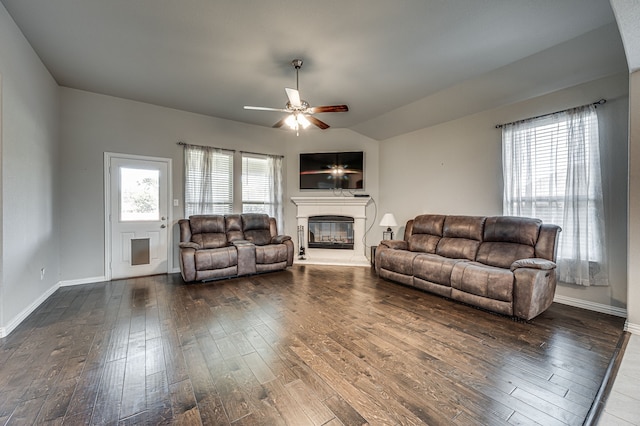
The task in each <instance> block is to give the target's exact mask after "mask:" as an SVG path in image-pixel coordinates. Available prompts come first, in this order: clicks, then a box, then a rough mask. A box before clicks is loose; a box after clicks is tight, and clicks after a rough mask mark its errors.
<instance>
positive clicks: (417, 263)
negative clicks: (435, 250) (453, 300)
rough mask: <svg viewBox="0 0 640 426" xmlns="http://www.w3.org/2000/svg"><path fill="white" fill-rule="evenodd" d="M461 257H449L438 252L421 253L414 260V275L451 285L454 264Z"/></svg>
mask: <svg viewBox="0 0 640 426" xmlns="http://www.w3.org/2000/svg"><path fill="white" fill-rule="evenodd" d="M458 262H462V260H460V259H448V258H446V257H442V256H438V255H436V254H426V253H425V254H419V255H417V256H416V257H415V259H414V260H413V275H414V276H416V277H418V278H421V279H423V280H425V281H430V282H432V283H436V284H440V285H445V286H450V285H451V270H452V269H453V266H454V265H455V264H456V263H458Z"/></svg>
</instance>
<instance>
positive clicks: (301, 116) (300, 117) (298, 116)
mask: <svg viewBox="0 0 640 426" xmlns="http://www.w3.org/2000/svg"><path fill="white" fill-rule="evenodd" d="M296 119H297V121H298V124H300V125H301V126H302V128H303V129H306V128H307V127H309V126H310V125H311V122H310V121H309V120H308V119H307V117H305V116H304V114H296Z"/></svg>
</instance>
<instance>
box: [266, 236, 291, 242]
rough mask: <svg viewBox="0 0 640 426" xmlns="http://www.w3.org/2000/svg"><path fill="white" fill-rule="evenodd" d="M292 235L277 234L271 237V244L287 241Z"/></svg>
mask: <svg viewBox="0 0 640 426" xmlns="http://www.w3.org/2000/svg"><path fill="white" fill-rule="evenodd" d="M290 239H291V237H290V236H289V235H276V236H275V237H273V238H271V244H282V243H284V242H285V241H289V240H290Z"/></svg>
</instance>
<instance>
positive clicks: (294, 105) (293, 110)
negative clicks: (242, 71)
mask: <svg viewBox="0 0 640 426" xmlns="http://www.w3.org/2000/svg"><path fill="white" fill-rule="evenodd" d="M291 65H293V67H294V68H295V69H296V88H295V89H290V88H288V87H286V88H285V89H284V91H285V92H286V94H287V98H288V99H289V101H288V102H287V104H286V105H285V107H284V108H267V107H256V106H245V107H244V109H252V110H257V111H276V112H286V113H288V115H287V116H286V117H284V118H283V119H282V120H280V121H278V122H277V123H276V124H274V125H273V127H275V128H279V127H282V126H284V125H285V124H286V125H287V126H289V127H290V128H292V129H295V131H296V135H297V134H299V130H300V128H301V127H302V128H303V129H306V128H307V127H309V126H310V125H311V124H314V125H316V126H318V127H319V128H321V129H322V130H324V129H328V128H329V125H328V124H327V123H325V122H324V121H321V120H318V119H317V118H316V117H314V116H313V114H317V113H321V112H346V111H349V107H348V106H346V105H329V106H317V107H312V106H310V105H309V103H308V102H307V101H305V100H304V99H301V98H300V92H299V91H298V71H299V70H300V68H301V67H302V59H294V60H293V61H291Z"/></svg>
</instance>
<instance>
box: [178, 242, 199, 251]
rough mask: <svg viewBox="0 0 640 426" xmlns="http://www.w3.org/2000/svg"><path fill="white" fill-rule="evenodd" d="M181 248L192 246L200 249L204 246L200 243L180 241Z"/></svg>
mask: <svg viewBox="0 0 640 426" xmlns="http://www.w3.org/2000/svg"><path fill="white" fill-rule="evenodd" d="M178 247H180V248H191V249H194V250H200V249H201V248H202V247H201V246H200V244H198V243H180V244H178Z"/></svg>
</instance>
